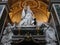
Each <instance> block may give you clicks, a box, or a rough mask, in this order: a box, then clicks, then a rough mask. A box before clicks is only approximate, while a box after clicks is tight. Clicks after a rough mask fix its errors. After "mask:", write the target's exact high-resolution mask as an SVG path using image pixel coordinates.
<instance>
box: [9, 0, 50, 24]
mask: <svg viewBox="0 0 60 45" xmlns="http://www.w3.org/2000/svg"><path fill="white" fill-rule="evenodd" d="M48 2H49V1H47V0H9V6H10V13H9V16H10V19H11V21H12V22H13V23H14V22H17V23H19V22H20V21H21V12H22V9H23V6H24V5H25V4H27V5H29V6H30V8H31V10H32V11H33V13H34V15H35V17H36V19H37V21H40V22H47V21H48V18H49V15H48V9H47V8H48V5H47V3H48Z"/></svg>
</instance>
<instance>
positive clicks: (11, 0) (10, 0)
mask: <svg viewBox="0 0 60 45" xmlns="http://www.w3.org/2000/svg"><path fill="white" fill-rule="evenodd" d="M17 1H20V0H8V3H9V5H10V6H11V5H13V4H14V3H16V2H17ZM24 1H25V0H24ZM40 1H43V2H44V3H46V4H49V0H40Z"/></svg>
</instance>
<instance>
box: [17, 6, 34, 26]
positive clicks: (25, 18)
mask: <svg viewBox="0 0 60 45" xmlns="http://www.w3.org/2000/svg"><path fill="white" fill-rule="evenodd" d="M33 17H34V16H33V12H32V11H31V9H30V6H24V9H23V11H22V17H21V19H22V20H21V22H20V23H19V24H18V25H19V26H27V25H31V24H32V23H33V22H34V20H33Z"/></svg>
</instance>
